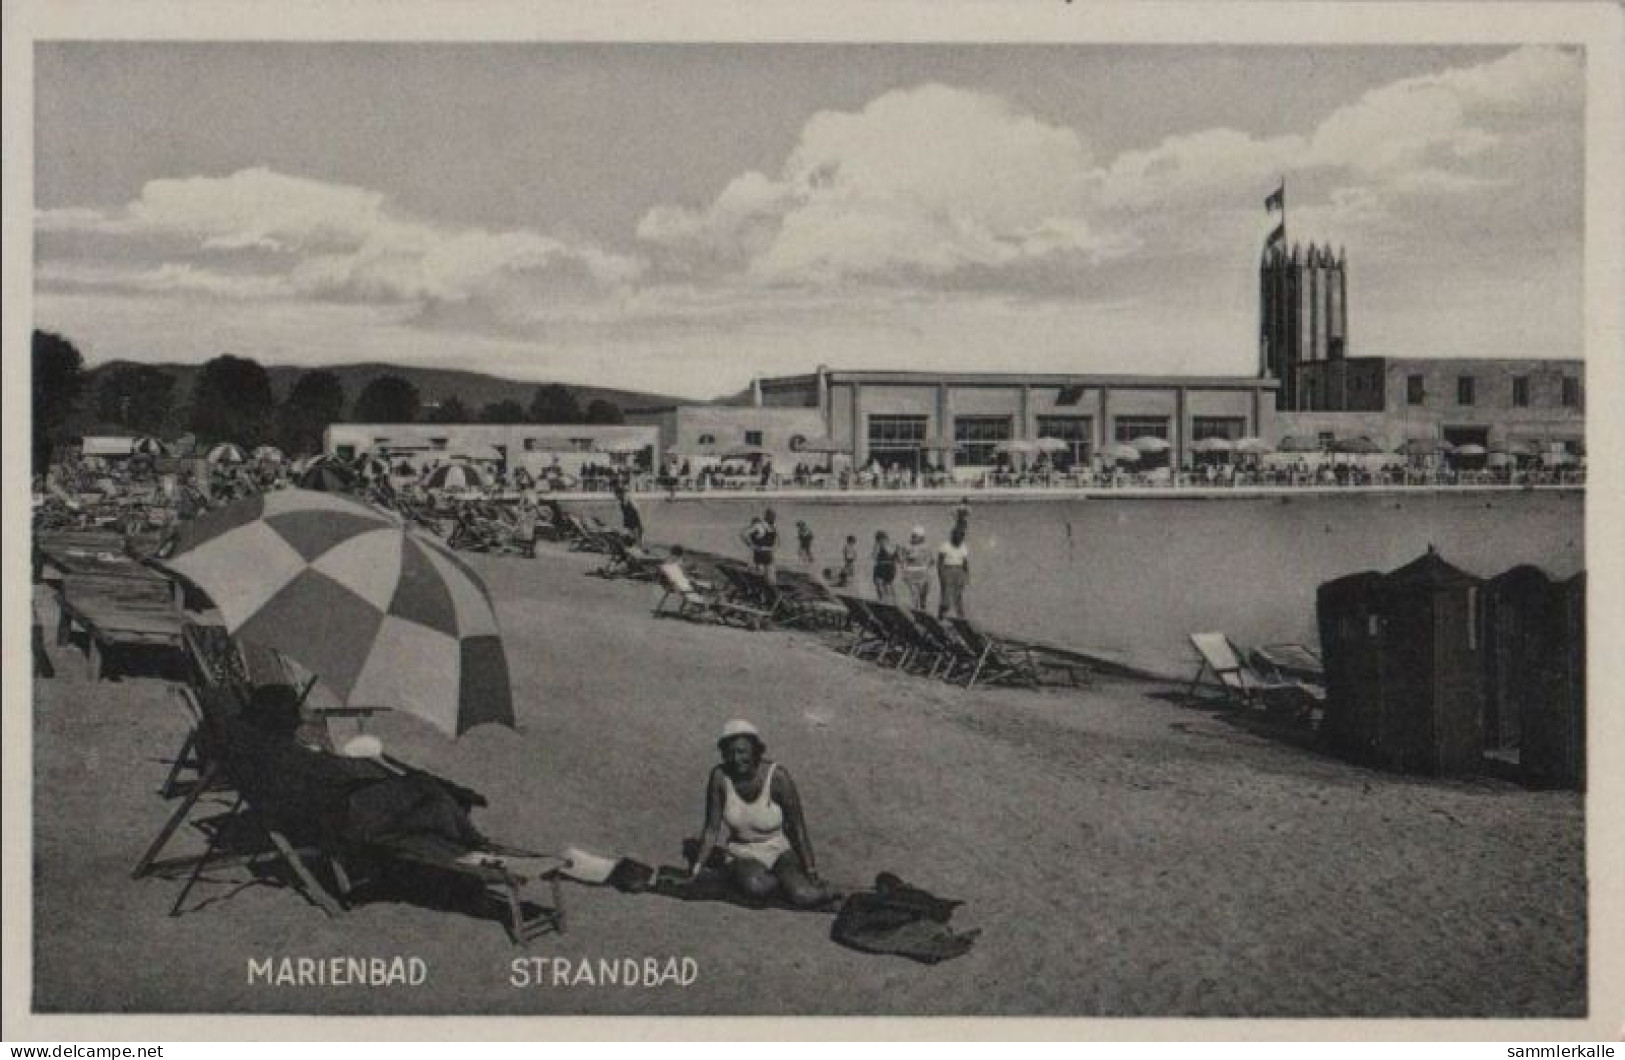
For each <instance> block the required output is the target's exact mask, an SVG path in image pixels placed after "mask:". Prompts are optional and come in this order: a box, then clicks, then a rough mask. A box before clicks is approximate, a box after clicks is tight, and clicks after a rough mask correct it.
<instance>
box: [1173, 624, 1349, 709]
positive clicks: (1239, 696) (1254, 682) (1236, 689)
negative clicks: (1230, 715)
mask: <svg viewBox="0 0 1625 1060" xmlns="http://www.w3.org/2000/svg"><path fill="white" fill-rule="evenodd" d="M1190 638H1191V646H1192V647H1194V648H1195V649H1196V653H1197V655H1198V656H1200V658H1201V662H1200V663H1199V665H1198V666H1197V668H1196V675H1195V676H1194V677H1192V678H1191V683H1190V685H1189V687H1187V688H1186V689H1185V695H1186V697H1187V698H1189V697H1194V696H1195V695H1196V686H1197V685H1198V684H1200V683H1201V680H1202V675H1203V674H1206V673H1209V672H1211V673H1212V674H1213V676H1214V678H1215V679H1216V680H1217V681H1218V682H1219V688H1220V689H1221V690H1222V691H1223V693H1224V698H1225V699H1227V700H1229V701H1231V702H1234V703H1235V704H1236V705H1237V706H1243V707H1253V706H1261V707H1264V708H1266V709H1280V708H1292V709H1295V710H1297V711H1299V712H1300V713H1301V712H1304V711H1307V710H1310V709H1313V706H1314V701H1317V700H1319V699H1321V698H1324V694H1323V693H1321V694H1318V695H1317V690H1316V689H1315V688H1313V687H1312V686H1310V685H1308V684H1306V683H1305V682H1303V681H1298V680H1294V679H1292V678H1289V677H1286V676H1284V675H1282V674H1281V673H1279V672H1270V671H1261V670H1259V669H1256V668H1254V667H1253V666H1251V665H1249V664H1248V663H1247V662H1246V661H1244V659H1243V657H1242V654H1241V652H1240V651H1238V650H1237V649H1236V646H1235V645H1234V644H1232V643H1231V642H1230V638H1229V637H1227V636H1225V635H1224V634H1223V633H1192V634H1191V635H1190Z"/></svg>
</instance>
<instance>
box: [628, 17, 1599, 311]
mask: <svg viewBox="0 0 1625 1060" xmlns="http://www.w3.org/2000/svg"><path fill="white" fill-rule="evenodd" d="M1582 97H1583V91H1582V77H1581V66H1580V59H1579V57H1578V55H1577V54H1575V53H1572V52H1567V51H1563V50H1559V49H1555V48H1546V47H1527V48H1520V49H1518V50H1516V51H1512V52H1509V53H1507V54H1506V55H1504V56H1502V57H1501V58H1498V59H1495V60H1493V61H1490V62H1486V63H1481V64H1479V65H1476V66H1470V67H1460V68H1454V69H1450V70H1446V71H1443V72H1440V73H1436V74H1430V75H1427V76H1422V77H1413V78H1407V79H1404V80H1400V81H1396V82H1394V83H1392V84H1389V85H1385V86H1382V87H1380V88H1377V89H1374V90H1372V91H1370V92H1368V93H1366V94H1365V95H1364V96H1362V97H1361V98H1360V99H1358V100H1356V101H1354V102H1353V103H1350V104H1348V105H1347V106H1344V107H1342V108H1339V109H1338V110H1336V111H1333V112H1332V113H1331V114H1329V115H1327V117H1326V118H1325V119H1324V120H1323V121H1322V122H1321V123H1320V124H1319V125H1318V126H1317V127H1316V128H1315V129H1314V130H1312V131H1311V132H1309V133H1307V134H1304V135H1297V134H1287V135H1279V136H1268V137H1260V136H1257V135H1255V134H1253V133H1250V132H1246V131H1243V130H1239V129H1232V128H1214V129H1206V130H1200V131H1195V132H1190V133H1180V134H1176V135H1172V136H1168V137H1166V138H1164V139H1163V140H1161V141H1160V142H1158V143H1156V144H1154V145H1152V146H1150V147H1148V148H1144V149H1138V150H1130V151H1124V152H1122V153H1120V154H1118V155H1117V156H1116V157H1115V158H1112V159H1110V160H1107V161H1104V162H1099V163H1097V162H1096V161H1095V160H1094V159H1093V158H1092V157H1091V153H1090V150H1089V147H1088V145H1087V144H1086V143H1085V142H1084V140H1083V138H1082V137H1081V136H1080V135H1079V134H1078V132H1077V131H1075V130H1073V129H1070V128H1066V127H1062V126H1058V125H1055V124H1051V123H1048V122H1046V121H1045V120H1044V119H1042V118H1040V117H1038V116H1036V115H1033V114H1029V113H1024V112H1021V111H1018V110H1017V109H1015V108H1014V107H1012V106H1011V105H1009V104H1008V103H1006V102H1005V101H1003V100H1001V99H999V98H997V97H994V96H990V95H986V94H982V93H976V92H970V91H966V90H962V89H956V88H950V87H946V86H942V85H925V86H922V87H919V88H915V89H911V90H907V91H897V92H891V93H887V94H886V95H884V96H881V97H879V98H878V99H876V100H874V101H872V102H870V103H869V104H868V105H867V106H865V107H863V108H862V109H861V110H858V111H855V112H833V111H825V112H821V113H819V114H817V115H815V116H814V117H813V118H812V119H810V120H809V121H808V122H807V124H806V125H805V127H804V128H803V129H802V131H801V135H800V139H799V141H798V143H797V144H796V146H795V148H794V149H793V150H792V151H791V152H790V154H789V155H788V156H787V157H786V159H785V161H784V164H783V166H782V168H781V169H780V170H779V172H778V174H777V175H776V176H768V175H764V174H762V173H760V172H750V173H746V174H743V175H741V176H739V177H737V178H735V179H734V180H733V181H732V182H730V183H729V184H728V185H726V186H725V187H724V189H723V190H722V192H721V193H720V194H719V195H718V196H717V197H716V199H715V200H713V201H712V202H711V203H710V204H709V205H706V206H702V207H698V208H695V207H684V206H662V207H658V208H656V209H654V210H651V211H650V212H649V213H648V214H647V215H645V217H644V218H643V221H642V223H641V224H640V225H639V228H638V235H639V236H640V237H641V238H642V239H643V240H644V241H645V242H646V243H647V244H648V245H650V246H651V247H652V248H653V251H652V254H653V256H654V257H655V258H656V259H657V260H658V261H660V263H661V265H662V267H663V268H665V269H669V270H678V271H684V272H686V273H687V274H688V275H708V274H715V273H717V272H724V273H726V272H733V273H736V274H737V275H738V276H739V277H740V278H741V279H744V280H748V281H752V282H756V283H761V284H797V283H802V284H816V285H833V284H838V283H848V284H854V283H857V284H861V283H899V284H903V285H917V286H921V287H926V288H931V287H958V286H963V285H966V284H967V283H969V284H971V285H973V286H984V287H986V286H993V287H997V286H1001V285H1002V286H1008V287H1009V288H1010V289H1012V290H1022V289H1034V288H1030V287H1029V286H1026V285H1031V284H1033V283H1034V282H1035V280H1038V278H1041V277H1046V276H1047V277H1049V278H1050V280H1053V281H1056V283H1058V284H1059V288H1060V289H1064V288H1065V287H1066V283H1065V282H1064V281H1065V278H1066V277H1068V276H1070V277H1071V282H1072V286H1073V289H1074V290H1075V289H1076V286H1077V283H1078V281H1079V280H1081V279H1083V278H1084V277H1086V276H1087V275H1088V274H1089V273H1090V271H1091V270H1092V269H1094V268H1095V267H1097V266H1101V265H1103V264H1109V263H1112V262H1115V261H1118V260H1120V259H1122V258H1123V257H1124V256H1126V255H1131V254H1134V253H1136V252H1139V253H1143V254H1145V255H1147V256H1152V255H1167V254H1170V253H1181V254H1190V253H1196V254H1205V255H1208V256H1213V255H1217V254H1224V253H1233V252H1234V251H1235V249H1236V248H1237V245H1238V241H1239V242H1243V243H1245V242H1248V241H1251V240H1252V239H1254V238H1256V237H1257V236H1261V235H1262V230H1261V226H1262V225H1263V224H1264V223H1265V219H1264V218H1263V216H1262V211H1261V209H1260V200H1261V199H1262V197H1263V194H1264V192H1265V191H1267V190H1268V189H1269V188H1270V187H1272V186H1273V184H1274V182H1275V180H1276V179H1277V178H1278V177H1280V176H1281V175H1283V174H1286V175H1289V181H1290V182H1291V183H1292V184H1293V194H1292V199H1293V206H1294V216H1295V217H1296V218H1299V219H1304V220H1307V219H1309V218H1310V217H1314V218H1316V219H1318V220H1320V221H1323V222H1330V223H1332V224H1333V226H1334V227H1333V228H1332V229H1331V230H1330V231H1326V232H1324V233H1319V232H1317V237H1318V238H1335V239H1343V240H1357V239H1358V238H1359V237H1360V236H1361V235H1362V234H1365V233H1370V234H1373V235H1375V233H1376V229H1377V228H1386V229H1388V230H1390V231H1392V230H1395V229H1398V228H1401V227H1403V226H1404V225H1406V224H1411V225H1414V226H1416V227H1418V228H1421V227H1424V226H1425V224H1426V223H1427V222H1428V221H1429V220H1430V219H1432V218H1434V217H1437V216H1438V215H1439V213H1440V211H1446V212H1448V211H1451V210H1456V211H1466V212H1468V213H1469V214H1471V215H1472V216H1473V217H1474V218H1475V220H1476V221H1478V222H1480V223H1482V222H1486V221H1493V220H1494V218H1493V217H1489V216H1487V215H1486V211H1488V210H1489V209H1490V207H1489V205H1488V204H1489V203H1491V202H1492V201H1493V199H1494V195H1491V194H1486V193H1490V192H1495V191H1497V190H1498V189H1500V188H1501V187H1503V186H1504V185H1506V184H1507V183H1508V182H1509V181H1508V178H1507V176H1506V171H1507V169H1508V167H1509V166H1512V165H1515V164H1516V163H1517V162H1518V159H1519V158H1520V156H1521V155H1527V154H1529V153H1530V152H1532V151H1534V150H1537V148H1536V146H1535V145H1536V142H1537V137H1538V136H1539V133H1540V129H1541V128H1542V126H1543V125H1544V124H1546V123H1548V122H1549V120H1550V119H1552V118H1553V117H1556V116H1567V117H1570V118H1572V117H1574V116H1576V115H1578V113H1579V105H1580V101H1581V99H1582ZM1356 204H1357V206H1358V208H1354V207H1355V205H1356ZM1305 207H1306V208H1307V209H1303V208H1305ZM1491 228H1492V233H1491V234H1493V225H1491ZM1254 229H1259V231H1257V232H1256V233H1255V232H1254ZM1038 282H1039V287H1040V288H1042V287H1045V286H1050V287H1054V286H1056V283H1046V282H1044V281H1041V280H1038Z"/></svg>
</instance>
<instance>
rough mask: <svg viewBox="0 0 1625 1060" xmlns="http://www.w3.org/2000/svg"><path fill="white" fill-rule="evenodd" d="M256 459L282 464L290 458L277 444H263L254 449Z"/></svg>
mask: <svg viewBox="0 0 1625 1060" xmlns="http://www.w3.org/2000/svg"><path fill="white" fill-rule="evenodd" d="M254 459H255V460H259V461H261V462H264V463H272V464H280V463H282V462H283V461H284V460H286V459H288V458H287V456H286V455H285V454H284V453H283V452H282V450H280V449H278V448H277V447H276V446H274V445H262V446H260V447H259V448H258V449H255V450H254Z"/></svg>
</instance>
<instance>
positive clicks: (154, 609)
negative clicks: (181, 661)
mask: <svg viewBox="0 0 1625 1060" xmlns="http://www.w3.org/2000/svg"><path fill="white" fill-rule="evenodd" d="M56 604H57V625H56V643H57V645H58V646H59V647H60V646H63V645H66V644H68V643H69V642H70V640H71V639H72V636H73V629H74V627H75V626H77V627H79V628H80V629H82V630H84V632H85V636H86V645H85V664H86V670H87V672H88V674H89V676H90V679H91V680H92V681H99V680H101V679H102V678H103V677H104V676H106V673H107V670H108V657H109V656H110V655H112V654H114V653H115V652H116V651H120V650H123V649H126V648H165V649H179V648H180V647H181V624H182V616H181V613H180V609H179V608H178V606H177V605H176V603H175V596H174V590H173V588H172V587H171V585H170V583H168V582H166V581H164V580H162V579H160V578H150V579H149V578H146V577H137V576H128V575H124V574H118V575H85V574H78V575H64V576H63V578H62V581H61V582H59V583H58V584H57V587H56Z"/></svg>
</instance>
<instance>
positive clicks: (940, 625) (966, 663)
mask: <svg viewBox="0 0 1625 1060" xmlns="http://www.w3.org/2000/svg"><path fill="white" fill-rule="evenodd" d="M913 617H914V624H915V625H917V626H919V627H920V630H921V632H923V633H924V634H925V635H926V636H927V637H929V638H930V639H931V641H932V642H933V643H934V644H936V646H937V650H938V651H939V652H940V653H941V655H942V660H943V666H942V672H941V673H940V674H939V675H938V676H939V677H941V678H942V679H943V680H945V681H952V680H953V679H954V678H955V677H956V676H957V675H958V674H959V673H962V672H969V671H970V670H971V669H973V668H974V667H975V666H976V660H977V656H976V653H975V652H973V651H971V649H970V646H969V645H967V644H966V643H965V641H964V640H963V639H962V638H961V637H960V636H959V634H957V633H955V632H954V631H953V630H952V629H950V628H949V627H948V624H947V623H946V622H944V621H942V620H941V619H940V618H937V617H936V616H935V615H933V614H931V613H929V612H927V611H915V612H914V614H913Z"/></svg>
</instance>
